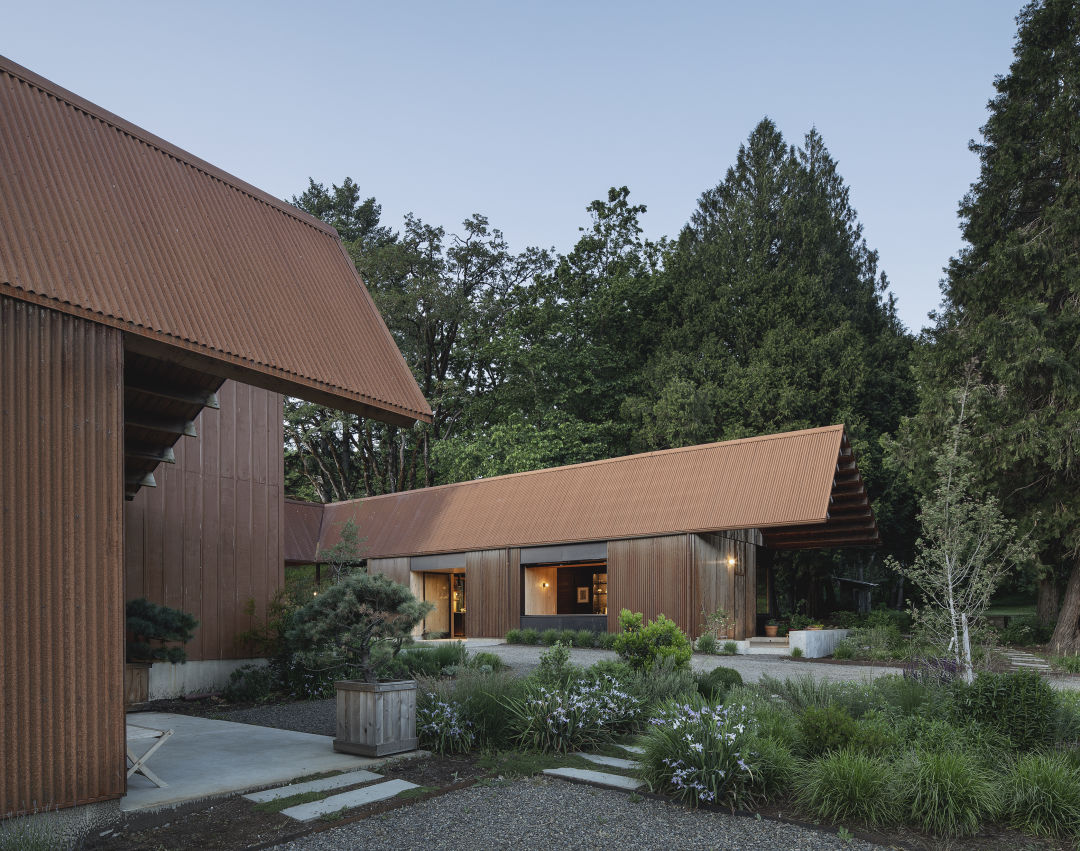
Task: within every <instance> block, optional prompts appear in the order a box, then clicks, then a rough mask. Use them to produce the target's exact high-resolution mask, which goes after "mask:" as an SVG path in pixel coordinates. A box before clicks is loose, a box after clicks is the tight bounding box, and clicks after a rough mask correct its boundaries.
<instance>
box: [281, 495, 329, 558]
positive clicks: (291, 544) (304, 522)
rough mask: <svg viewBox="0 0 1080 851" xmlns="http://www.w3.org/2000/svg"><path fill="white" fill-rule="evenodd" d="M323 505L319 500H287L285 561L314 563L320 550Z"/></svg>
mask: <svg viewBox="0 0 1080 851" xmlns="http://www.w3.org/2000/svg"><path fill="white" fill-rule="evenodd" d="M322 518H323V506H322V505H321V504H319V503H317V502H302V501H300V500H295V499H287V500H285V562H286V564H312V563H313V562H314V561H315V558H316V556H317V555H318V552H319V529H320V527H321V526H322Z"/></svg>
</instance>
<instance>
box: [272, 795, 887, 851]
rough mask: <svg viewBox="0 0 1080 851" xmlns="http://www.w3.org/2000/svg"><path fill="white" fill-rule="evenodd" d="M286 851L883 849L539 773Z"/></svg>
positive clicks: (337, 831) (311, 840)
mask: <svg viewBox="0 0 1080 851" xmlns="http://www.w3.org/2000/svg"><path fill="white" fill-rule="evenodd" d="M278 847H279V848H281V849H289V851H301V850H302V849H303V851H344V849H361V848H373V849H374V848H378V849H386V848H417V849H424V851H458V849H460V851H471V849H477V848H539V849H555V848H559V849H562V848H570V849H579V848H633V849H650V848H656V849H683V848H685V849H702V848H724V849H742V851H784V850H785V849H792V850H793V851H794V849H799V851H819V849H820V851H825V849H841V848H842V849H855V851H869V849H875V848H882V847H883V846H879V845H871V844H869V843H867V842H862V841H860V840H852V841H851V842H844V841H842V840H841V839H839V838H838V837H837V836H835V835H834V834H830V833H824V832H822V831H817V830H812V829H809V828H803V827H796V826H794V825H789V824H782V823H780V822H776V821H770V820H768V819H762V820H758V819H754V818H747V817H742V816H730V815H727V814H725V813H718V812H712V811H702V810H689V809H686V808H684V807H680V806H676V805H673V804H668V803H664V802H663V801H658V800H655V799H653V798H642V797H641V796H635V797H631V796H630V795H628V794H625V793H621V792H612V791H608V790H604V789H596V788H593V787H591V786H581V785H578V784H574V783H565V782H562V781H559V780H551V779H548V778H538V777H535V778H528V779H524V780H515V781H499V782H495V783H492V784H490V785H485V786H480V785H476V786H470V787H469V788H468V789H463V790H461V791H459V792H451V793H450V794H448V795H443V796H442V797H439V798H432V799H431V800H428V801H423V802H421V803H419V804H415V805H413V806H411V807H403V808H402V809H399V810H394V811H392V812H389V813H385V814H383V815H378V816H372V817H371V818H366V819H364V820H363V821H359V822H355V823H353V824H348V825H344V826H342V827H339V828H333V829H331V830H327V831H324V832H322V833H316V834H312V835H311V836H306V837H304V838H303V839H300V840H296V841H295V842H291V843H289V844H287V845H280V846H278Z"/></svg>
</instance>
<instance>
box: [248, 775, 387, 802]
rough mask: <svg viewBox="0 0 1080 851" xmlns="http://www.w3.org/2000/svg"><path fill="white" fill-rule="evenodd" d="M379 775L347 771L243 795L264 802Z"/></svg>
mask: <svg viewBox="0 0 1080 851" xmlns="http://www.w3.org/2000/svg"><path fill="white" fill-rule="evenodd" d="M381 777H382V775H381V774H376V773H375V772H374V771H364V770H361V771H349V772H346V773H345V774H337V775H334V776H333V777H322V778H320V779H319V780H309V781H307V783H290V784H289V785H288V786H278V787H277V788H276V789H264V790H263V791H261V792H252V793H251V794H249V795H244V797H245V798H247V799H248V800H249V801H254V802H255V803H257V804H264V803H266V802H267V801H278V800H281V799H282V798H291V797H292V796H293V795H303V794H304V793H305V792H329V791H330V790H331V789H341V788H343V787H345V786H356V785H357V784H359V783H370V782H371V781H372V780H378V779H379V778H381Z"/></svg>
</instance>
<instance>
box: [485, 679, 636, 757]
mask: <svg viewBox="0 0 1080 851" xmlns="http://www.w3.org/2000/svg"><path fill="white" fill-rule="evenodd" d="M506 708H507V710H508V711H509V713H510V715H511V717H512V719H513V721H512V723H513V726H514V728H515V732H516V735H517V740H518V742H519V743H520V744H521V745H523V746H524V747H526V748H531V749H534V750H539V751H543V752H545V753H568V752H570V751H574V750H580V749H581V748H585V747H589V746H591V745H595V744H598V743H601V742H604V741H607V740H609V739H610V738H611V737H612V736H613V735H615V734H616V733H619V732H622V731H624V730H626V729H628V728H629V727H630V726H632V725H633V723H634V722H635V721H636V720H637V717H638V714H639V712H640V708H641V701H639V700H638V699H637V698H636V697H634V696H633V695H631V694H629V693H627V692H626V691H624V690H623V689H622V687H621V686H620V685H619V683H618V681H617V680H615V679H614V678H613V677H610V676H602V677H600V678H599V679H597V680H577V681H576V682H573V683H570V684H569V685H567V686H566V687H564V688H549V687H547V686H543V685H535V686H532V687H531V688H529V689H528V690H527V691H526V692H525V694H524V695H523V696H522V697H520V698H517V699H511V700H509V701H508V702H507V703H506Z"/></svg>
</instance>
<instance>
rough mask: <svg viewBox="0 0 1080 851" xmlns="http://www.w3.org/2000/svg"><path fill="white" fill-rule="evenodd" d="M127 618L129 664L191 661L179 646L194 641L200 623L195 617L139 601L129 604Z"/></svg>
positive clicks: (144, 599) (126, 611)
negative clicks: (177, 644)
mask: <svg viewBox="0 0 1080 851" xmlns="http://www.w3.org/2000/svg"><path fill="white" fill-rule="evenodd" d="M125 616H126V618H127V621H126V628H127V632H128V634H129V635H130V636H131V638H130V639H129V640H128V642H127V660H128V661H129V662H173V663H182V662H185V661H187V652H186V651H185V650H184V648H183V647H182V646H180V647H177V646H175V644H176V643H179V644H181V645H184V644H187V643H188V642H189V641H191V639H192V638H193V637H194V632H195V627H197V626H198V625H199V622H198V621H197V620H195V617H194V616H193V615H189V614H188V613H187V612H182V611H180V610H179V609H172V608H169V607H168V606H160V605H158V604H157V603H151V602H150V601H149V600H147V599H146V598H145V597H139V598H138V599H136V600H129V601H128V604H127V606H126V609H125ZM166 645H174V646H166Z"/></svg>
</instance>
